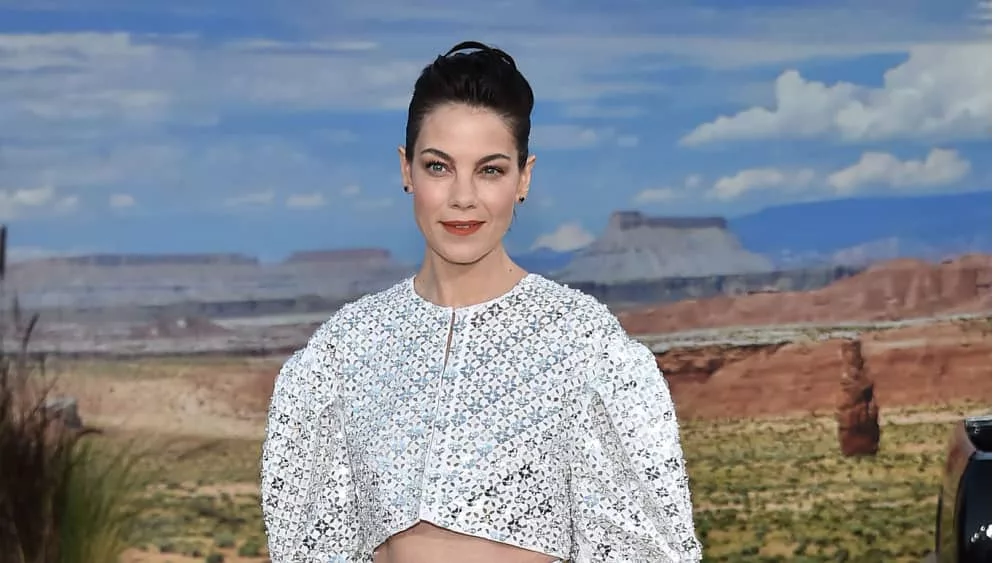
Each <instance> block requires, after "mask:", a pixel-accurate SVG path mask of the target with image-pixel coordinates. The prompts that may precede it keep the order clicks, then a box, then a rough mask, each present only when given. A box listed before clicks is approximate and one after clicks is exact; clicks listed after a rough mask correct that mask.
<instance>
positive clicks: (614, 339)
mask: <svg viewBox="0 0 1000 563" xmlns="http://www.w3.org/2000/svg"><path fill="white" fill-rule="evenodd" d="M598 346H599V348H598V349H597V350H596V351H595V353H596V354H597V356H598V362H597V366H596V369H595V370H594V372H593V373H592V374H591V376H590V405H589V408H588V409H587V412H586V414H585V416H584V419H585V420H584V424H583V425H582V426H581V427H582V429H583V431H584V434H583V439H582V442H581V449H582V454H583V455H584V458H583V464H582V465H591V466H592V467H594V466H596V467H598V468H603V469H604V471H603V476H602V475H601V474H600V473H599V472H596V471H593V470H589V471H588V470H586V469H584V470H583V473H584V475H585V477H584V478H583V479H580V480H579V482H578V483H576V485H575V487H576V488H577V489H578V490H577V491H576V494H577V495H578V496H579V498H581V499H582V500H581V501H579V503H578V507H577V508H576V512H577V514H576V515H575V522H574V540H575V544H576V551H577V553H578V559H575V561H577V562H578V563H590V562H591V561H594V562H596V561H609V562H611V561H614V562H618V561H621V562H625V561H628V562H630V563H647V562H648V563H653V562H657V563H659V562H692V561H701V557H702V553H701V552H702V547H701V543H700V542H699V540H698V538H697V535H696V532H695V527H694V520H693V515H692V507H691V496H690V490H689V487H688V477H687V473H686V469H685V462H684V454H683V451H682V449H681V443H680V431H679V427H678V423H677V417H676V414H675V412H674V405H673V401H672V398H671V396H670V391H669V389H668V387H667V383H666V381H665V380H664V378H663V375H662V374H661V373H660V370H659V368H658V367H657V365H656V359H655V357H654V356H653V354H652V352H650V350H649V349H648V348H646V347H645V346H643V345H642V344H640V343H638V342H635V341H634V340H632V339H630V338H629V337H628V335H626V334H625V332H624V331H623V330H621V328H620V327H616V330H614V331H613V334H612V335H611V337H610V338H608V339H607V340H606V341H604V342H600V343H598ZM576 470H577V468H574V471H576Z"/></svg>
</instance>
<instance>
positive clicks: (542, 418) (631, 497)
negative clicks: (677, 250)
mask: <svg viewBox="0 0 1000 563" xmlns="http://www.w3.org/2000/svg"><path fill="white" fill-rule="evenodd" d="M261 473H262V482H261V496H262V508H263V512H264V522H265V525H266V529H267V536H268V547H269V551H270V556H271V560H272V561H274V562H275V563H289V562H293V561H294V562H307V561H308V562H313V561H316V562H323V563H328V562H335V561H336V562H344V563H360V562H367V561H372V559H373V555H372V553H373V550H374V549H375V548H376V547H377V546H378V545H379V544H381V543H382V542H383V541H384V540H386V539H387V538H389V537H390V536H392V535H394V534H395V533H397V532H400V531H402V530H404V529H406V528H408V527H410V526H412V525H413V524H416V523H417V522H419V521H426V522H430V523H433V524H436V525H438V526H440V527H443V528H447V529H450V530H453V531H456V532H460V533H464V534H469V535H472V536H477V537H482V538H486V539H490V540H494V541H498V542H503V543H506V544H510V545H515V546H520V547H523V548H526V549H530V550H534V551H538V552H541V553H545V554H549V555H552V556H553V557H554V558H560V559H562V560H568V561H572V562H574V563H591V562H597V561H606V562H621V563H645V562H649V563H654V562H655V563H666V562H672V561H684V562H688V561H700V560H701V544H700V542H699V541H698V539H697V537H696V535H695V530H694V523H693V520H692V511H691V501H690V494H689V489H688V480H687V474H686V472H685V462H684V457H683V454H682V451H681V444H680V437H679V433H678V425H677V420H676V417H675V415H674V409H673V402H672V399H671V396H670V393H669V391H668V388H667V385H666V382H665V381H664V379H663V377H662V375H661V374H660V371H659V369H658V368H657V365H656V361H655V359H654V357H653V355H652V353H651V352H650V351H649V350H648V349H647V348H646V347H644V346H642V345H641V344H639V343H637V342H635V341H634V340H631V339H630V338H629V337H628V335H627V334H626V333H625V332H624V330H623V329H622V327H621V325H620V324H619V323H618V320H617V319H616V318H615V317H614V316H613V315H612V314H611V312H610V311H609V310H608V309H607V308H606V307H605V306H604V305H602V304H601V303H599V302H598V301H597V300H596V299H594V298H592V297H590V296H588V295H586V294H584V293H582V292H579V291H577V290H573V289H569V288H566V287H564V286H562V285H560V284H557V283H555V282H553V281H550V280H548V279H546V278H544V277H541V276H539V275H535V274H530V275H528V276H527V277H525V278H524V279H523V280H521V282H519V283H518V284H517V285H516V286H515V287H514V288H513V289H512V290H511V291H509V292H508V293H506V294H505V295H503V296H501V297H499V298H497V299H494V300H492V301H489V302H486V303H482V304H478V305H474V306H470V307H464V308H445V307H440V306H438V305H434V304H432V303H430V302H428V301H426V300H424V299H423V298H421V297H420V296H419V295H417V293H416V292H415V291H414V289H413V279H412V278H408V279H406V280H404V281H402V282H400V283H398V284H396V285H395V286H393V287H391V288H390V289H387V290H385V291H382V292H379V293H376V294H372V295H368V296H365V297H363V298H361V299H359V300H357V301H355V302H353V303H351V304H348V305H346V306H344V307H343V308H342V309H341V310H340V311H338V312H337V313H335V314H334V315H333V317H332V318H331V319H330V320H329V321H327V322H326V323H325V324H324V325H323V326H321V327H320V328H319V329H318V330H317V331H316V333H315V334H314V335H313V337H312V338H311V339H310V341H309V343H308V344H307V345H306V346H305V347H304V348H303V349H301V350H299V351H298V352H296V353H295V354H294V355H292V357H291V358H290V359H289V360H288V361H287V363H286V364H285V365H284V367H283V368H282V369H281V371H280V374H279V376H278V379H277V381H276V383H275V389H274V395H273V398H272V401H271V407H270V411H269V415H268V423H267V432H266V439H265V442H264V447H263V455H262V471H261Z"/></svg>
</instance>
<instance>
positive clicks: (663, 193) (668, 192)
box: [632, 188, 680, 204]
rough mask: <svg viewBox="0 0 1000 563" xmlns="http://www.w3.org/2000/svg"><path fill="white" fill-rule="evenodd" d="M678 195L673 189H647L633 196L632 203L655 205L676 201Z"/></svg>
mask: <svg viewBox="0 0 1000 563" xmlns="http://www.w3.org/2000/svg"><path fill="white" fill-rule="evenodd" d="M679 196H680V194H679V193H678V191H677V190H675V189H674V188H648V189H645V190H642V191H641V192H639V193H637V194H635V196H634V197H633V198H632V202H633V203H642V204H656V203H665V202H668V201H674V200H676V199H677V198H678V197H679Z"/></svg>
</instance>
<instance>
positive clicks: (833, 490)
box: [114, 404, 989, 562]
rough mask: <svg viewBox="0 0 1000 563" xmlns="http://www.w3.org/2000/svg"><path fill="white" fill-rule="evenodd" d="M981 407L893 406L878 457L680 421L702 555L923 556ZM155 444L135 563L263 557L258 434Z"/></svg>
mask: <svg viewBox="0 0 1000 563" xmlns="http://www.w3.org/2000/svg"><path fill="white" fill-rule="evenodd" d="M988 410H989V406H988V405H975V404H964V405H953V406H949V407H942V406H939V407H933V408H926V409H915V408H914V409H907V410H897V411H891V410H890V411H888V412H887V413H886V414H885V417H884V423H883V445H882V451H881V453H880V454H879V455H878V456H877V457H875V458H873V459H858V460H851V459H844V458H842V457H841V456H840V455H839V453H838V450H837V444H836V440H835V436H836V432H835V427H834V425H833V422H832V419H831V418H830V417H823V418H791V419H773V420H755V421H745V420H739V421H736V420H734V421H717V422H708V421H699V422H697V423H692V424H688V425H685V427H684V429H683V432H684V434H683V436H684V444H685V448H686V451H687V456H688V458H689V465H688V467H689V472H690V475H691V485H692V490H693V496H694V502H695V510H696V520H697V526H698V530H699V534H700V536H701V537H702V539H703V541H704V544H705V548H706V550H705V561H859V562H861V561H872V562H875V561H878V562H884V561H919V560H920V559H921V557H922V556H923V555H924V554H925V553H926V552H927V551H928V550H930V549H931V546H932V542H933V530H934V508H935V499H936V494H937V483H938V479H939V476H940V471H941V467H942V462H943V447H944V443H945V440H946V438H947V435H948V432H949V430H950V428H951V424H953V422H954V421H955V420H957V419H958V417H960V416H963V415H967V414H971V413H974V412H985V411H988ZM123 437H125V436H123V435H116V436H115V437H114V439H121V438H123ZM150 452H151V453H150V455H148V456H147V457H144V459H143V463H145V464H150V465H151V466H152V467H151V468H153V469H155V468H156V467H165V468H169V475H170V477H169V478H168V479H166V480H162V481H159V482H151V483H148V484H147V492H146V495H147V501H151V502H147V503H145V504H147V505H151V506H153V508H152V509H150V510H148V511H147V512H146V513H144V514H143V516H142V519H141V521H142V525H143V534H142V537H141V539H140V540H139V541H137V542H136V544H135V545H136V547H137V548H138V549H137V550H135V551H133V552H131V554H130V559H129V560H130V561H147V562H153V561H156V562H162V561H166V560H168V559H169V560H170V561H175V562H181V561H195V560H197V561H205V560H207V559H206V558H207V557H209V556H210V555H211V554H213V553H217V554H220V555H223V556H224V558H225V560H226V561H258V560H261V559H262V558H263V557H261V558H254V557H250V554H252V553H260V554H261V555H262V556H263V555H264V554H265V551H264V545H265V542H264V531H263V526H262V523H261V515H260V509H259V495H258V489H257V478H258V477H257V475H258V473H257V472H258V462H259V453H260V442H259V441H258V440H245V439H229V440H200V439H197V438H175V439H170V440H164V441H161V442H156V443H155V445H153V444H151V447H150ZM258 549H259V551H258ZM241 550H242V553H243V554H244V557H238V554H239V553H240V552H241Z"/></svg>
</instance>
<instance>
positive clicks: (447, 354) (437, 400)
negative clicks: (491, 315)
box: [417, 309, 455, 513]
mask: <svg viewBox="0 0 1000 563" xmlns="http://www.w3.org/2000/svg"><path fill="white" fill-rule="evenodd" d="M454 334H455V310H454V309H452V310H451V318H450V319H449V321H448V338H447V340H445V345H444V361H443V362H442V363H441V372H440V373H439V374H438V388H437V393H436V394H435V397H434V411H433V412H434V416H433V417H432V418H431V431H430V434H429V436H428V437H427V445H426V448H425V449H424V468H423V471H421V472H420V500H419V502H418V503H417V512H418V513H419V512H420V511H421V510H422V509H423V504H424V479H425V478H426V477H427V463H428V461H429V460H430V455H431V448H433V447H434V435H435V434H436V433H437V415H438V411H439V410H440V406H441V395H442V394H443V392H444V390H443V389H442V388H443V387H444V374H445V372H446V371H448V361H449V360H450V359H451V342H452V337H453V336H454Z"/></svg>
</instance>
